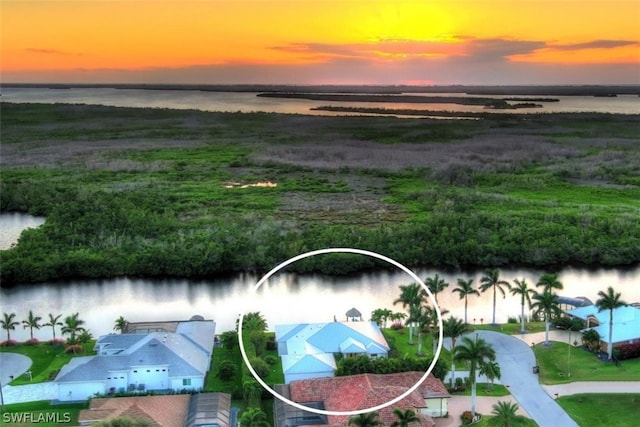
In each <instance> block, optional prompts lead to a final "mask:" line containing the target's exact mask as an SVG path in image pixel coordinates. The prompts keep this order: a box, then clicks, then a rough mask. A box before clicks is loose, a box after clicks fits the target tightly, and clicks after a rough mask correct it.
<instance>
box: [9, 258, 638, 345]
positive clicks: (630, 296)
mask: <svg viewBox="0 0 640 427" xmlns="http://www.w3.org/2000/svg"><path fill="white" fill-rule="evenodd" d="M416 273H417V274H418V276H419V277H421V278H426V277H427V276H431V275H433V274H434V273H435V271H433V270H418V271H416ZM439 274H440V276H442V277H444V279H445V280H447V281H448V282H450V283H451V285H450V287H449V288H448V289H447V290H446V291H445V292H443V293H441V294H439V295H438V301H439V305H440V307H441V308H446V309H448V310H450V313H451V314H453V315H455V316H458V317H460V318H462V317H463V316H464V302H463V301H462V300H460V299H458V296H457V294H453V293H452V292H451V289H452V287H453V283H454V282H455V280H456V279H457V277H468V278H475V282H474V283H475V284H476V286H477V285H478V284H479V280H480V277H481V276H482V273H481V272H476V273H473V274H468V275H467V274H462V273H461V274H450V273H446V272H439ZM540 274H542V272H541V271H533V270H508V269H504V270H501V277H502V278H504V279H505V280H508V281H512V280H513V279H514V278H522V277H525V278H526V279H527V281H528V282H530V283H535V282H536V281H537V278H538V277H539V275H540ZM258 279H259V278H258V277H256V276H253V275H249V274H243V275H238V276H234V277H230V278H225V279H220V280H215V281H187V280H144V279H128V278H119V279H114V280H104V281H87V282H83V281H78V282H71V283H56V284H52V283H50V284H41V285H35V286H27V287H21V288H18V289H10V290H9V289H2V290H1V296H2V299H1V301H2V311H3V312H8V313H10V312H15V313H16V314H17V319H18V321H21V320H22V319H24V318H25V317H26V315H27V313H28V311H29V309H32V310H34V313H35V314H36V315H39V316H42V317H43V319H46V318H47V317H48V316H47V315H48V313H54V314H59V313H63V314H64V315H68V314H71V313H74V312H79V313H80V317H81V318H82V319H84V320H85V321H86V322H87V326H88V328H89V329H90V330H91V332H92V333H93V334H94V335H100V334H105V333H110V332H112V330H113V325H114V321H115V319H116V318H117V317H119V316H124V317H125V318H126V319H128V320H130V321H151V320H179V319H185V318H189V317H191V316H192V315H194V314H200V315H202V316H204V317H205V318H208V319H214V320H216V322H217V323H218V331H224V330H228V329H232V328H233V327H234V324H235V320H236V319H237V317H238V314H239V313H241V312H243V313H247V312H249V311H260V312H261V313H262V314H263V315H264V316H265V317H266V319H267V321H268V323H269V325H270V326H273V325H274V324H277V323H289V322H303V321H314V322H323V321H332V320H333V316H334V315H335V316H336V317H337V318H338V320H344V313H345V312H346V311H347V310H349V309H350V308H352V307H356V308H357V309H358V310H360V311H361V312H362V313H363V316H364V317H365V320H366V319H368V318H369V316H370V313H371V311H372V310H374V309H375V308H378V307H381V308H385V307H386V308H389V309H391V310H394V311H402V310H403V309H402V307H401V306H400V305H396V306H394V305H393V300H394V299H396V298H397V297H398V295H399V290H398V287H399V286H400V285H402V284H406V283H408V282H410V281H411V279H410V277H409V276H408V275H407V274H405V273H403V272H397V273H396V272H380V273H369V274H362V275H356V276H353V277H349V278H346V279H345V278H343V279H340V278H327V277H321V276H317V275H305V276H296V275H292V274H284V275H279V276H277V277H273V278H272V279H271V280H270V281H269V283H268V284H267V285H268V286H267V285H265V288H264V289H262V290H260V291H258V292H256V293H254V292H253V291H252V289H253V287H254V285H255V283H256V282H257V281H258ZM560 279H561V281H562V282H563V284H564V287H565V289H564V290H563V291H562V292H561V294H562V295H567V296H579V295H584V296H586V297H588V298H590V299H591V300H593V301H595V300H596V299H597V292H598V291H599V290H604V289H606V287H607V286H609V285H611V286H613V287H614V288H615V289H616V290H618V291H621V292H622V294H623V295H622V296H623V299H624V300H626V301H627V302H633V301H640V288H639V287H638V286H636V284H637V283H638V282H639V281H640V268H636V269H634V270H630V271H627V272H625V271H620V270H598V271H595V272H589V271H586V270H582V269H570V268H567V269H564V270H562V272H561V274H560ZM491 313H492V293H491V292H487V293H484V294H482V295H481V296H480V297H471V298H470V299H469V311H468V317H469V321H470V322H471V323H473V319H475V321H476V322H477V323H480V322H481V320H480V319H482V321H483V322H484V323H488V322H490V321H491ZM519 313H520V300H519V298H518V297H515V296H512V295H510V294H507V296H506V297H505V298H504V299H502V297H501V296H500V295H499V296H498V304H497V310H496V317H497V321H499V322H505V321H506V320H507V317H508V316H516V317H517V316H518V315H519ZM3 332H4V331H3ZM28 333H29V331H28V330H24V329H22V328H21V327H18V328H17V329H16V330H15V331H13V334H12V336H14V337H16V338H17V339H25V338H28ZM58 333H59V332H58ZM35 335H36V337H38V338H39V339H43V340H46V339H49V338H50V337H51V328H49V327H45V328H43V329H41V330H40V331H37V332H36V334H35Z"/></svg>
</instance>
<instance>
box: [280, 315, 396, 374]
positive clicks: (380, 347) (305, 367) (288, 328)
mask: <svg viewBox="0 0 640 427" xmlns="http://www.w3.org/2000/svg"><path fill="white" fill-rule="evenodd" d="M275 332H276V342H277V345H278V354H279V355H280V358H281V359H282V370H283V372H284V377H285V383H286V384H289V383H290V382H291V381H294V380H301V379H308V378H323V377H331V376H333V373H334V371H335V369H336V361H335V356H334V355H335V354H341V355H342V356H343V357H350V356H355V355H361V354H366V355H368V356H370V357H373V358H375V357H386V356H387V354H388V352H389V345H388V344H387V341H386V340H385V338H384V336H383V335H382V332H381V331H380V328H379V327H378V325H377V324H376V323H375V322H329V323H299V324H289V325H277V326H276V327H275Z"/></svg>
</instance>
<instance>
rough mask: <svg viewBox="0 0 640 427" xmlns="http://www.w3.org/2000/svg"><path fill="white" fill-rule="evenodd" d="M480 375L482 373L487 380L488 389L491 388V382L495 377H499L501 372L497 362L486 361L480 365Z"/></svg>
mask: <svg viewBox="0 0 640 427" xmlns="http://www.w3.org/2000/svg"><path fill="white" fill-rule="evenodd" d="M480 375H484V376H485V377H487V379H488V380H489V384H490V386H489V390H492V389H493V383H494V381H495V380H496V379H498V380H499V379H500V377H501V376H502V372H501V371H500V365H499V364H498V362H487V363H484V364H483V365H481V366H480Z"/></svg>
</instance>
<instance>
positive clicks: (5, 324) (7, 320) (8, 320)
mask: <svg viewBox="0 0 640 427" xmlns="http://www.w3.org/2000/svg"><path fill="white" fill-rule="evenodd" d="M2 314H3V317H4V319H0V325H2V329H4V330H6V331H7V342H9V341H11V332H10V331H14V330H15V329H16V326H18V325H19V324H20V322H16V321H15V320H13V319H15V318H16V314H15V313H11V314H7V313H2Z"/></svg>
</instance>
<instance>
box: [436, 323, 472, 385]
mask: <svg viewBox="0 0 640 427" xmlns="http://www.w3.org/2000/svg"><path fill="white" fill-rule="evenodd" d="M469 331H470V328H469V325H468V324H466V323H464V322H463V321H462V320H460V319H458V318H456V317H454V316H451V317H449V318H448V319H447V320H445V321H444V322H443V323H442V335H443V336H445V337H447V338H451V382H450V386H451V387H452V388H453V384H454V382H455V377H456V358H455V350H456V340H457V339H458V337H459V336H461V335H462V334H464V333H466V332H469Z"/></svg>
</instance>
